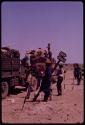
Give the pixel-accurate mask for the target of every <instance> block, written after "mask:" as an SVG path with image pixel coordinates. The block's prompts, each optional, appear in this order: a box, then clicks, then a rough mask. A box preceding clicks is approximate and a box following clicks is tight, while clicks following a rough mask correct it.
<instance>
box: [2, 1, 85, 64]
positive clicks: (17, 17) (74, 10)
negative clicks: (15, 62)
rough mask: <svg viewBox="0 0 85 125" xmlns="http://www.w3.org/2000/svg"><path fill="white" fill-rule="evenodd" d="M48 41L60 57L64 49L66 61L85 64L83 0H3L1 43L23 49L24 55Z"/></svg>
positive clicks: (55, 55)
mask: <svg viewBox="0 0 85 125" xmlns="http://www.w3.org/2000/svg"><path fill="white" fill-rule="evenodd" d="M48 43H51V51H52V53H53V57H54V58H55V59H56V60H57V56H58V53H59V52H60V51H61V50H62V51H64V52H65V53H66V54H67V58H66V59H67V60H66V63H83V51H84V50H83V48H84V47H83V3H82V2H78V1H76V2H71V1H70V2H69V1H64V2H59V1H57V2H52V1H51V2H49V1H48V2H44V1H42V2H39V1H38V2H33V1H32V2H24V1H23V2H15V1H14V2H11V1H9V2H2V5H1V46H9V47H11V48H13V49H17V50H19V51H20V54H21V58H23V57H24V56H25V53H26V51H27V50H29V49H37V48H43V49H46V47H47V44H48Z"/></svg>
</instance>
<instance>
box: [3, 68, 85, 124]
mask: <svg viewBox="0 0 85 125" xmlns="http://www.w3.org/2000/svg"><path fill="white" fill-rule="evenodd" d="M52 88H53V93H52V100H48V102H43V101H42V100H43V93H41V94H40V96H39V97H38V98H37V101H36V102H31V100H32V98H33V95H34V93H31V96H30V99H29V100H26V103H25V105H24V109H23V111H21V108H22V105H23V101H24V97H25V95H26V91H24V90H23V89H21V88H20V92H19V93H16V94H11V95H10V96H8V97H7V98H6V99H3V100H2V123H23V124H24V123H28V124H29V123H34V124H35V123H56V124H58V123H74V124H75V123H83V121H84V84H83V79H82V80H81V84H80V85H79V86H78V85H77V84H76V80H74V81H73V70H72V69H69V70H67V72H66V74H65V80H64V81H63V83H62V96H57V88H56V84H53V86H52Z"/></svg>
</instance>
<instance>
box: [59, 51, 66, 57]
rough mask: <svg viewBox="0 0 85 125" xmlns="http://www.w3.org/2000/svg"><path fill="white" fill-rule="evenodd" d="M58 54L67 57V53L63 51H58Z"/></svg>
mask: <svg viewBox="0 0 85 125" xmlns="http://www.w3.org/2000/svg"><path fill="white" fill-rule="evenodd" d="M59 56H63V57H67V54H66V53H64V52H63V51H60V53H59Z"/></svg>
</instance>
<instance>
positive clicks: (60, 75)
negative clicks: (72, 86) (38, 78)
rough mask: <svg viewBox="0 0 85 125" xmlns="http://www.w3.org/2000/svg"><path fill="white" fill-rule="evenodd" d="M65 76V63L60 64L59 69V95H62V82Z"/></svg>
mask: <svg viewBox="0 0 85 125" xmlns="http://www.w3.org/2000/svg"><path fill="white" fill-rule="evenodd" d="M63 76H64V70H63V65H62V64H59V69H57V92H58V95H57V96H59V95H62V86H61V84H62V82H63Z"/></svg>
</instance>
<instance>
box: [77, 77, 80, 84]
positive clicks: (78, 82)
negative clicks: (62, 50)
mask: <svg viewBox="0 0 85 125" xmlns="http://www.w3.org/2000/svg"><path fill="white" fill-rule="evenodd" d="M80 81H81V78H79V77H77V85H80Z"/></svg>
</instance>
